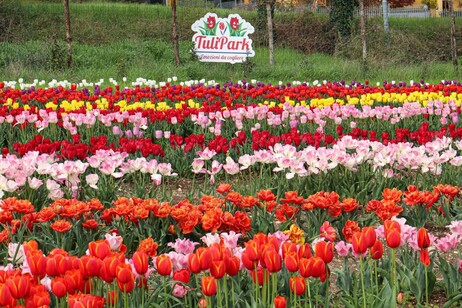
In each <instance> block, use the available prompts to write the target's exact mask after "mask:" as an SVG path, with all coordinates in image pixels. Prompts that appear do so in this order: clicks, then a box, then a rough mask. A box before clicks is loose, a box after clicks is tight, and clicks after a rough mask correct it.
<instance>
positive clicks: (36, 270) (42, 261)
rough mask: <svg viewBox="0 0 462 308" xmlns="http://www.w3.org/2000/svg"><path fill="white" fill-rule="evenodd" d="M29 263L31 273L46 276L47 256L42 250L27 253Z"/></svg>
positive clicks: (41, 276)
mask: <svg viewBox="0 0 462 308" xmlns="http://www.w3.org/2000/svg"><path fill="white" fill-rule="evenodd" d="M26 259H27V263H28V264H29V268H30V273H31V274H32V275H33V276H38V277H40V278H43V277H45V274H46V266H47V258H46V257H45V256H44V255H43V253H42V251H41V250H37V251H33V252H32V251H31V252H29V253H26Z"/></svg>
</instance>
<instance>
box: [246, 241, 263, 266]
mask: <svg viewBox="0 0 462 308" xmlns="http://www.w3.org/2000/svg"><path fill="white" fill-rule="evenodd" d="M244 253H245V254H246V255H247V256H248V258H249V259H250V260H251V261H257V260H258V259H259V258H260V244H259V243H258V242H257V241H255V240H250V241H248V242H246V243H245V249H244Z"/></svg>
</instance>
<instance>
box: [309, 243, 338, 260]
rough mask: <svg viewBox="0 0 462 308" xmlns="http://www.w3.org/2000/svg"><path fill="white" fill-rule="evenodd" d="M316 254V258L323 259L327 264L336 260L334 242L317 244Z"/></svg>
mask: <svg viewBox="0 0 462 308" xmlns="http://www.w3.org/2000/svg"><path fill="white" fill-rule="evenodd" d="M314 252H315V254H316V256H317V257H320V258H321V259H323V260H324V262H325V263H330V262H332V259H333V258H334V245H333V244H332V242H325V241H320V242H317V243H316V245H315V246H314Z"/></svg>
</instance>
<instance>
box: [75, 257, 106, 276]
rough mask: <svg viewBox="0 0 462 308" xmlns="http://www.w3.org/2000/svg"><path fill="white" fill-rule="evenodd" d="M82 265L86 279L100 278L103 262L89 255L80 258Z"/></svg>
mask: <svg viewBox="0 0 462 308" xmlns="http://www.w3.org/2000/svg"><path fill="white" fill-rule="evenodd" d="M80 263H81V265H82V269H83V272H84V273H85V276H86V277H96V276H99V274H100V271H101V268H102V266H103V261H102V260H101V259H99V258H97V257H93V256H87V255H85V256H82V257H81V258H80Z"/></svg>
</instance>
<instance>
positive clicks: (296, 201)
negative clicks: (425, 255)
mask: <svg viewBox="0 0 462 308" xmlns="http://www.w3.org/2000/svg"><path fill="white" fill-rule="evenodd" d="M216 191H217V192H218V193H219V196H210V195H204V196H202V197H201V199H200V202H199V203H197V204H194V203H192V202H191V201H189V200H187V199H185V200H182V201H180V202H178V203H176V204H172V203H170V202H159V201H158V200H157V199H153V198H150V199H141V198H135V197H132V198H126V197H121V198H118V199H117V200H115V201H114V202H112V204H110V205H107V202H105V201H104V200H98V199H92V200H90V201H87V202H85V201H78V200H74V199H58V200H56V201H54V202H53V203H51V204H49V205H48V206H45V207H43V208H41V209H40V210H37V209H36V206H34V204H32V203H31V202H30V201H29V200H19V199H16V198H7V199H4V200H3V203H2V205H1V206H0V223H2V224H3V225H4V229H3V231H2V232H1V233H0V234H1V237H0V242H9V241H12V240H15V239H16V238H17V237H18V236H25V235H26V234H33V233H34V232H36V231H37V230H40V232H41V234H42V237H47V238H48V239H47V245H53V243H54V244H60V243H61V244H63V243H65V245H67V246H69V249H73V250H74V249H75V250H77V251H80V250H81V249H82V247H76V246H75V245H76V244H72V243H73V241H65V242H61V238H60V237H57V236H56V234H54V233H53V231H52V230H54V231H57V232H61V233H65V232H67V233H69V236H71V235H72V236H74V237H77V238H80V239H83V238H87V237H91V236H93V235H94V234H99V233H101V232H104V231H106V232H107V231H108V230H109V229H111V228H112V226H114V227H117V228H118V229H119V231H120V233H121V234H123V235H124V236H125V237H127V238H128V239H129V240H130V241H129V243H132V245H133V244H134V243H137V242H138V241H139V240H140V238H142V237H143V236H144V234H145V232H146V230H149V233H150V234H153V235H156V237H157V238H158V239H159V240H164V239H167V238H168V237H172V238H175V237H182V236H184V235H187V234H190V235H193V236H195V235H198V234H203V233H204V232H208V231H211V232H218V231H220V232H229V231H234V232H239V233H242V234H247V233H249V234H254V233H255V232H259V231H269V232H275V231H277V230H280V229H281V228H282V229H284V228H285V227H287V226H288V225H289V224H291V223H295V224H298V225H300V226H301V228H302V229H303V230H305V232H307V233H312V232H314V230H318V229H319V228H321V224H322V222H324V221H325V220H326V221H330V222H331V223H332V224H333V225H334V226H335V227H336V228H337V229H339V230H342V236H341V237H342V238H343V239H346V240H350V239H351V236H352V235H353V234H354V232H355V231H357V230H358V223H356V222H354V221H356V220H358V219H359V218H360V219H361V221H363V222H369V223H371V224H373V223H377V222H380V221H382V222H383V221H386V220H389V219H391V218H392V217H395V216H398V215H401V216H402V217H405V218H406V219H407V221H408V222H409V223H410V224H412V225H413V226H416V227H421V226H424V225H425V224H427V223H429V222H432V223H434V224H435V222H436V221H437V220H438V219H440V220H441V221H445V222H447V223H448V222H450V221H451V220H452V219H455V218H456V217H457V215H458V214H459V213H460V192H461V190H460V189H459V187H457V186H451V185H442V184H439V185H437V186H435V187H434V188H433V190H432V191H426V190H419V189H418V188H417V187H415V186H409V187H408V188H407V190H406V191H400V190H398V189H396V188H394V189H389V188H387V189H385V190H384V191H383V193H382V198H381V199H379V200H378V199H377V200H376V199H373V200H369V201H368V202H367V203H365V204H360V203H359V202H358V201H357V200H356V199H354V198H341V197H340V195H339V194H338V193H336V192H324V191H321V192H317V193H315V194H313V195H310V196H307V197H306V198H305V197H303V196H301V195H299V193H298V192H297V191H288V192H285V193H284V197H283V198H279V199H278V198H277V196H276V195H275V194H274V193H273V192H272V191H271V190H261V191H259V192H258V193H257V194H256V195H255V196H252V195H242V194H240V193H238V192H236V191H233V190H232V186H231V185H229V184H221V185H219V186H218V188H217V190H216ZM106 201H107V200H106ZM103 203H104V204H103ZM105 204H106V205H105ZM306 222H309V224H308V225H305V223H306ZM443 224H444V223H443ZM68 231H69V232H68ZM166 232H167V233H166ZM453 240H454V238H451V237H447V238H446V237H445V238H443V239H442V240H441V242H439V244H438V248H439V249H440V250H441V251H446V250H447V248H444V246H445V245H449V244H448V243H449V242H450V243H451V244H450V245H449V246H448V247H452V248H453V245H454V242H453ZM80 244H81V243H80ZM70 245H74V246H70Z"/></svg>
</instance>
